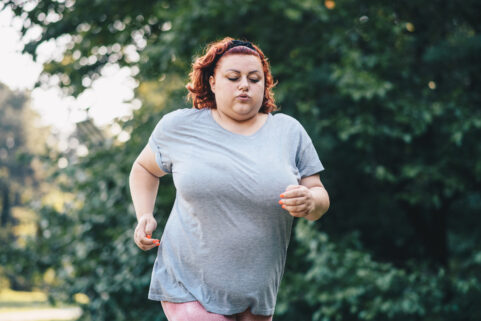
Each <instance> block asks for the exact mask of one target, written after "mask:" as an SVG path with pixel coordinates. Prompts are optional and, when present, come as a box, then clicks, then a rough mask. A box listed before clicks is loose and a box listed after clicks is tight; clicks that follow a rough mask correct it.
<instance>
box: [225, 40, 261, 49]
mask: <svg viewBox="0 0 481 321" xmlns="http://www.w3.org/2000/svg"><path fill="white" fill-rule="evenodd" d="M238 46H244V47H247V48H250V49H252V50H255V48H254V46H252V44H251V43H250V42H249V41H242V40H232V41H231V42H230V44H229V46H228V47H227V50H229V49H230V48H234V47H238ZM227 50H226V51H227Z"/></svg>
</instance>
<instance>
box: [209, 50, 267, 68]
mask: <svg viewBox="0 0 481 321" xmlns="http://www.w3.org/2000/svg"><path fill="white" fill-rule="evenodd" d="M217 67H218V68H219V70H221V71H227V70H228V69H235V70H238V71H241V72H242V71H247V72H250V71H252V70H258V71H260V72H262V63H261V60H260V59H259V57H257V56H254V55H242V54H240V55H239V54H232V55H227V56H223V57H222V58H221V59H220V60H219V62H218V64H217Z"/></svg>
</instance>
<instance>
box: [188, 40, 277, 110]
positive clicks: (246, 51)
mask: <svg viewBox="0 0 481 321" xmlns="http://www.w3.org/2000/svg"><path fill="white" fill-rule="evenodd" d="M232 40H234V39H233V38H230V37H225V38H224V39H222V40H220V41H217V42H212V43H210V44H209V45H208V46H207V48H206V50H205V54H204V55H203V56H202V57H199V58H197V59H196V60H195V62H194V63H193V64H192V71H191V72H190V74H189V77H190V82H189V83H188V84H187V85H186V86H185V87H186V88H187V90H188V91H189V94H188V95H187V99H192V103H193V107H195V108H197V109H202V108H216V103H215V96H214V93H213V92H212V90H211V89H210V84H209V78H210V76H213V75H214V71H215V68H216V66H217V62H218V61H219V59H220V58H221V57H222V56H223V55H230V54H243V55H253V56H257V57H259V59H260V60H261V63H262V69H263V71H264V99H263V101H262V106H261V108H260V110H259V111H260V112H262V113H266V114H267V113H270V112H272V111H276V110H277V106H276V104H275V102H274V93H273V92H272V88H273V87H274V86H275V85H276V84H277V83H274V79H273V78H272V75H271V70H270V66H269V63H268V62H267V58H266V57H265V56H264V53H263V52H262V51H261V50H260V49H259V48H258V47H257V46H256V45H254V44H252V46H253V47H254V49H251V48H248V47H245V46H236V47H232V48H230V49H228V48H229V45H230V44H231V42H232Z"/></svg>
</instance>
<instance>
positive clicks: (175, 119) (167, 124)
mask: <svg viewBox="0 0 481 321" xmlns="http://www.w3.org/2000/svg"><path fill="white" fill-rule="evenodd" d="M206 111H207V110H202V109H196V108H180V109H176V110H173V111H171V112H168V113H166V114H164V115H163V116H162V118H161V119H160V120H159V124H161V125H162V127H163V128H164V129H176V128H179V127H182V126H184V125H188V124H192V123H193V122H195V121H196V120H197V119H198V118H199V117H201V116H202V115H203V114H205V112H206Z"/></svg>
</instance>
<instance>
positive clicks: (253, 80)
mask: <svg viewBox="0 0 481 321" xmlns="http://www.w3.org/2000/svg"><path fill="white" fill-rule="evenodd" d="M228 79H229V80H230V81H236V80H239V78H228ZM249 80H250V81H252V82H254V83H256V82H258V81H259V79H249Z"/></svg>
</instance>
